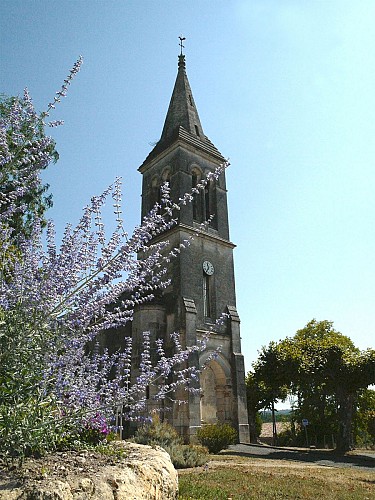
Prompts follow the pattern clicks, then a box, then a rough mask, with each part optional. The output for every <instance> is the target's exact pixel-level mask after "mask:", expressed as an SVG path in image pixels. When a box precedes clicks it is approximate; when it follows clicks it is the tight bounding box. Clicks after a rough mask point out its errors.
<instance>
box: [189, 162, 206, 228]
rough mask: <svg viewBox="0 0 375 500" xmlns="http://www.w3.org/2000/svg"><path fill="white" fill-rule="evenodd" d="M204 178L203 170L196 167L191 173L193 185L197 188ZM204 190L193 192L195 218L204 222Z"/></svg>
mask: <svg viewBox="0 0 375 500" xmlns="http://www.w3.org/2000/svg"><path fill="white" fill-rule="evenodd" d="M201 179H202V174H201V172H200V171H199V170H198V169H197V168H194V169H193V170H192V173H191V187H192V189H194V188H196V187H197V185H198V184H199V183H200V181H201ZM202 196H203V195H202V191H201V190H200V191H199V192H198V193H194V194H193V220H195V221H197V222H203V209H202Z"/></svg>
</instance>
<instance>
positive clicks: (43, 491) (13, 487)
mask: <svg viewBox="0 0 375 500" xmlns="http://www.w3.org/2000/svg"><path fill="white" fill-rule="evenodd" d="M113 446H114V447H115V448H117V451H120V453H122V454H123V456H122V458H120V459H118V458H114V457H113V456H112V455H100V454H99V453H92V452H90V451H85V452H81V453H72V452H68V453H55V454H52V455H48V456H47V457H44V458H42V459H28V460H27V461H26V462H25V463H24V465H23V466H22V468H21V469H20V470H19V471H17V474H18V475H17V476H16V473H12V472H10V473H7V472H6V471H1V473H0V500H16V499H17V500H18V499H20V500H21V499H22V500H86V499H87V500H89V499H90V500H114V499H116V500H169V499H171V500H172V499H176V498H177V493H178V478H177V472H176V470H175V468H174V467H173V465H172V462H171V460H170V458H169V455H168V453H167V452H166V451H164V450H163V449H162V448H160V447H155V448H152V447H151V446H144V445H140V444H135V443H127V442H125V441H118V442H115V443H114V444H113ZM118 455H119V453H116V456H118Z"/></svg>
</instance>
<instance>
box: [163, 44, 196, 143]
mask: <svg viewBox="0 0 375 500" xmlns="http://www.w3.org/2000/svg"><path fill="white" fill-rule="evenodd" d="M178 127H183V128H184V129H185V130H186V131H187V132H189V133H190V134H192V135H194V136H196V137H199V138H201V139H202V140H204V139H205V135H204V133H203V129H202V125H201V122H200V119H199V115H198V111H197V108H196V106H195V102H194V98H193V93H192V91H191V88H190V84H189V80H188V77H187V74H186V63H185V55H183V54H180V55H179V56H178V73H177V78H176V82H175V85H174V89H173V93H172V97H171V101H170V103H169V108H168V112H167V116H166V118H165V122H164V127H163V132H162V134H161V138H160V141H161V142H164V141H167V140H168V139H169V138H170V137H172V136H173V135H174V132H175V131H176V130H177V129H178Z"/></svg>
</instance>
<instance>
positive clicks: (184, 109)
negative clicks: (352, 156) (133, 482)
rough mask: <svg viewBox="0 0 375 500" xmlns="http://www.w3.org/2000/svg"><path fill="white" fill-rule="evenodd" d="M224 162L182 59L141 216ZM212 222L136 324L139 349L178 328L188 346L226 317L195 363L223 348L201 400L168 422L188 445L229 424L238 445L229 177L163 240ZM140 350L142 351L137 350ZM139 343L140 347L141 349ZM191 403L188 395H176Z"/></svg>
mask: <svg viewBox="0 0 375 500" xmlns="http://www.w3.org/2000/svg"><path fill="white" fill-rule="evenodd" d="M224 161H225V160H224V158H223V156H222V155H221V153H220V152H219V151H218V150H217V149H216V147H215V146H214V145H213V144H212V143H211V141H210V140H209V139H208V138H207V137H206V136H205V135H204V132H203V129H202V125H201V122H200V119H199V116H198V111H197V109H196V106H195V102H194V99H193V96H192V92H191V88H190V85H189V82H188V78H187V75H186V70H185V56H183V55H180V56H179V67H178V74H177V79H176V83H175V87H174V90H173V94H172V98H171V102H170V105H169V109H168V113H167V117H166V120H165V124H164V128H163V132H162V135H161V139H160V141H159V142H158V143H157V144H156V146H155V147H154V149H153V150H152V151H151V153H150V154H149V155H148V157H147V158H146V160H145V161H144V163H143V164H142V165H141V167H140V168H139V171H140V172H141V174H142V176H143V184H142V217H143V216H145V215H146V214H147V213H148V211H149V210H150V209H151V208H152V206H153V205H154V203H155V202H156V201H157V200H158V197H159V196H160V194H159V193H160V185H161V184H162V183H163V182H164V181H168V182H169V183H170V188H171V197H172V199H173V200H177V199H178V198H179V197H181V196H183V194H184V193H186V192H189V191H190V190H191V188H192V187H194V186H195V185H196V184H197V182H199V180H200V179H202V178H204V177H205V176H206V175H207V173H208V172H212V171H214V170H215V168H216V167H217V166H219V165H220V164H222V163H223V162H224ZM209 216H212V217H213V218H212V221H211V223H210V225H209V227H207V229H205V230H204V231H203V232H202V233H201V235H200V236H199V237H194V239H193V241H192V242H191V245H190V247H189V248H188V249H187V250H186V251H183V252H181V254H180V255H179V256H178V257H177V258H175V259H173V260H172V261H171V263H170V267H169V269H168V272H169V275H170V277H171V284H170V286H169V287H168V288H167V289H166V290H165V291H164V292H163V294H162V296H160V297H158V300H155V301H154V303H151V304H147V305H144V306H142V307H141V308H140V309H139V310H138V311H137V312H136V313H135V317H134V321H133V324H132V335H133V339H134V341H135V344H137V342H138V339H141V338H142V336H141V333H142V332H143V331H145V330H150V331H151V332H154V334H155V335H158V336H159V337H160V336H162V337H166V336H167V335H168V334H169V333H172V332H175V331H178V332H179V333H180V337H181V342H182V344H183V345H186V346H191V345H194V344H195V343H196V341H197V339H200V338H201V337H202V336H203V335H204V333H205V332H206V331H207V330H208V329H209V328H210V327H212V325H213V324H214V320H215V318H217V317H219V316H220V315H221V314H222V313H227V314H228V321H227V322H226V325H225V326H222V327H220V328H216V329H214V333H212V334H211V336H210V339H209V343H208V346H207V350H206V351H205V352H204V353H202V354H201V355H200V356H199V355H198V354H196V355H193V356H192V357H191V359H190V360H189V363H192V364H194V365H196V366H198V365H199V366H201V367H203V366H204V365H205V362H206V361H207V360H208V359H209V357H210V354H212V353H213V352H214V351H215V350H216V349H217V348H218V347H219V346H220V347H221V351H220V353H219V355H218V356H217V357H216V359H215V360H211V361H209V362H208V364H207V366H206V368H205V369H204V370H203V371H202V374H201V377H200V387H201V395H200V396H199V395H190V396H188V401H187V404H185V405H176V406H175V408H173V411H172V412H170V413H169V414H168V413H166V418H167V419H168V420H169V421H170V422H171V423H172V424H173V426H174V427H175V428H176V429H177V430H178V431H179V433H180V434H181V435H182V436H184V437H185V439H186V441H190V440H192V441H194V435H195V433H196V430H197V428H199V427H200V426H201V425H203V424H205V423H217V422H221V423H224V422H226V423H231V424H232V425H233V426H234V427H235V428H236V429H237V430H238V433H239V440H240V442H244V443H246V442H249V429H248V420H247V409H246V391H245V379H244V377H245V373H244V359H243V355H242V354H241V345H240V320H239V316H238V313H237V310H236V297H235V279H234V265H233V249H234V247H235V245H234V244H233V243H231V241H230V239H229V223H228V209H227V191H226V183H225V172H224V173H222V174H221V175H220V178H219V179H218V180H217V181H216V182H211V183H210V184H209V185H208V186H207V188H206V189H205V190H204V191H203V192H201V194H199V195H196V197H195V200H194V202H193V203H191V204H188V205H186V206H183V207H182V209H181V212H180V215H179V222H178V224H177V226H175V227H173V228H172V229H171V230H170V231H169V232H168V233H167V234H165V235H163V236H162V237H163V238H165V239H168V240H169V242H170V245H171V246H178V245H179V244H180V243H182V242H183V241H184V240H186V239H188V238H190V237H191V236H193V235H194V234H195V232H196V229H197V227H198V226H199V224H200V223H201V222H203V221H204V220H205V219H206V218H207V217H209ZM138 347H139V348H141V346H138ZM138 347H137V345H135V349H138ZM177 397H180V398H182V399H185V398H186V392H185V391H181V394H179V395H177ZM150 405H151V402H150Z"/></svg>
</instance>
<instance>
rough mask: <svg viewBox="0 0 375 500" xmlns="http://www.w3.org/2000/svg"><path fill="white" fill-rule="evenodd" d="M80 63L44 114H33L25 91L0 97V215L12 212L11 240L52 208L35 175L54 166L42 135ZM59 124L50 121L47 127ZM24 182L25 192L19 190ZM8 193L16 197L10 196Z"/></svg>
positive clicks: (25, 232)
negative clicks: (49, 117) (20, 95)
mask: <svg viewBox="0 0 375 500" xmlns="http://www.w3.org/2000/svg"><path fill="white" fill-rule="evenodd" d="M81 64H82V58H80V59H79V60H78V61H77V62H76V64H75V65H74V67H73V69H72V70H71V72H70V73H69V75H68V77H67V79H66V80H65V82H64V85H63V87H62V89H61V90H60V91H59V92H57V93H56V96H55V98H54V100H53V102H51V103H50V104H49V105H48V108H47V111H46V112H44V113H40V114H37V113H36V111H35V109H34V106H33V103H32V100H31V97H30V95H29V92H28V90H27V89H25V91H24V94H23V96H22V97H7V96H4V95H0V193H1V194H2V195H3V196H2V201H3V203H1V204H0V213H6V212H8V211H9V210H10V209H11V210H12V215H11V216H8V221H7V222H8V224H9V225H10V226H11V227H12V228H13V233H12V237H13V238H14V237H15V236H17V235H20V234H22V235H23V236H30V234H31V229H32V226H33V224H34V222H35V221H38V223H41V224H42V225H43V226H44V225H45V223H46V221H45V219H44V214H45V211H46V210H47V209H48V208H49V207H51V206H52V195H51V194H49V195H47V190H48V187H49V186H48V184H46V185H43V184H42V183H41V181H40V178H39V173H40V172H41V171H42V170H44V169H46V168H47V167H48V166H49V165H50V164H51V162H54V163H55V162H56V161H57V159H58V157H59V155H58V153H57V151H56V149H55V141H54V140H53V139H52V138H51V137H49V136H47V135H46V133H45V125H46V123H45V120H46V118H47V117H48V116H49V113H50V111H51V110H52V109H53V108H54V107H55V104H56V102H59V101H60V100H61V97H63V96H65V95H66V91H67V88H68V86H69V85H70V82H71V80H72V79H73V77H74V75H75V74H76V73H77V72H78V71H79V69H80V66H81ZM61 123H62V122H61V121H60V122H56V121H54V122H49V123H48V125H49V126H56V125H59V124H61ZM26 182H27V184H28V186H27V189H22V188H23V187H25V185H26ZM12 193H13V194H15V193H17V196H16V197H13V196H11V195H12ZM4 195H7V199H6V198H5V196H4ZM9 195H10V196H9ZM12 205H13V208H14V207H15V208H16V210H14V209H12ZM8 215H9V214H8Z"/></svg>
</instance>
